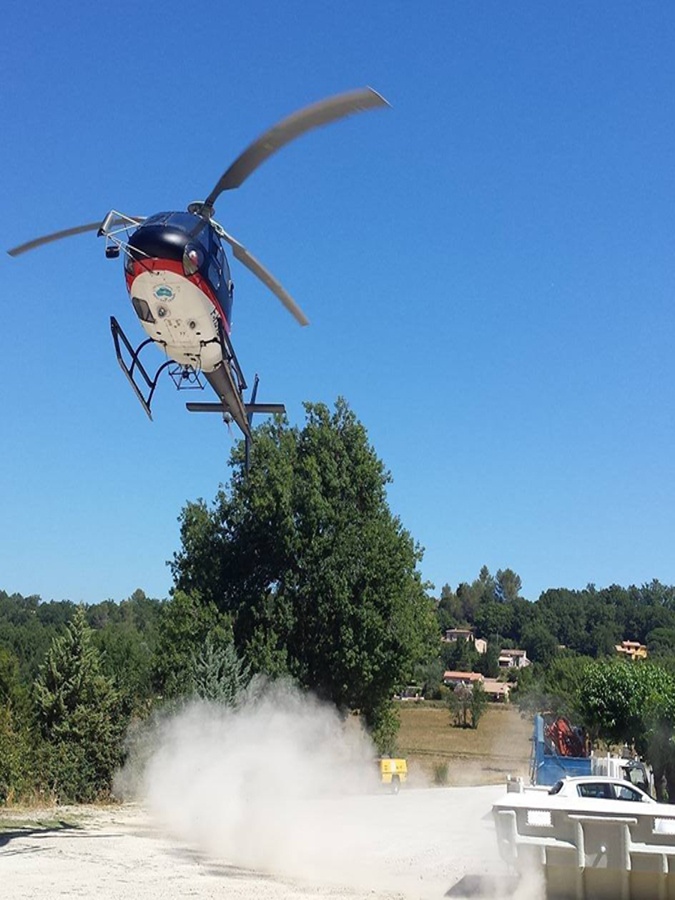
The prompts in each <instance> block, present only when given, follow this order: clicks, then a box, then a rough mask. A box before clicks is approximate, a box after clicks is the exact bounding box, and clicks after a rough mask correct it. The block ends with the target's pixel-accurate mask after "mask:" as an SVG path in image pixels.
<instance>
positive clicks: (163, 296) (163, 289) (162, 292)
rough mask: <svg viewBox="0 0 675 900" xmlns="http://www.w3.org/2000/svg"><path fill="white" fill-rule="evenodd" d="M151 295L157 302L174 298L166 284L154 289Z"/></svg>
mask: <svg viewBox="0 0 675 900" xmlns="http://www.w3.org/2000/svg"><path fill="white" fill-rule="evenodd" d="M153 294H154V295H155V298H156V299H157V300H173V298H174V297H175V296H176V295H175V293H174V292H173V290H172V289H171V288H170V287H169V286H168V284H160V286H159V287H156V288H155V289H154V291H153Z"/></svg>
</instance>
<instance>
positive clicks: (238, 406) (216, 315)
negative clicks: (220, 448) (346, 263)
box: [8, 87, 389, 466]
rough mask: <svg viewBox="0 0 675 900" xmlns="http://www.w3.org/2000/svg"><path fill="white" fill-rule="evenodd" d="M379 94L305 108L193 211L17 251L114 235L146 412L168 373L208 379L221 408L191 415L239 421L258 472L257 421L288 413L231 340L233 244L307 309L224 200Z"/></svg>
mask: <svg viewBox="0 0 675 900" xmlns="http://www.w3.org/2000/svg"><path fill="white" fill-rule="evenodd" d="M388 105H389V104H388V103H387V101H386V100H385V99H384V97H382V96H381V95H380V94H378V93H377V92H376V91H374V90H373V89H372V88H369V87H367V88H359V89H357V90H353V91H348V92H346V93H342V94H337V95H335V96H332V97H328V98H326V99H324V100H320V101H319V102H318V103H313V104H311V105H310V106H306V107H303V108H302V109H300V110H298V111H297V112H295V113H293V114H291V115H290V116H288V117H286V118H285V119H282V120H281V121H280V122H278V123H277V124H276V125H274V126H273V127H272V128H270V129H268V130H267V131H266V132H264V134H262V135H261V136H260V137H259V138H258V139H257V140H255V141H253V143H252V144H250V145H249V146H248V147H247V148H246V149H245V150H244V151H243V152H242V153H241V154H240V155H239V156H238V157H237V158H236V159H235V161H234V162H233V163H232V164H231V165H230V166H229V168H227V169H226V170H225V172H224V173H223V175H222V176H221V177H220V179H219V180H218V182H217V183H216V184H215V186H214V187H213V189H212V190H211V192H210V193H209V194H208V196H207V197H206V199H205V200H197V201H194V202H192V203H190V204H189V205H188V207H187V210H186V211H184V212H183V211H178V212H177V211H173V212H160V213H156V214H155V215H151V216H148V217H144V216H134V215H132V216H129V215H125V214H124V213H121V212H118V211H117V210H114V209H113V210H110V212H109V213H108V214H107V215H106V216H105V218H104V219H103V221H102V222H101V221H97V222H90V223H88V224H86V225H78V226H76V227H75V228H67V229H65V230H63V231H56V232H53V233H51V234H47V235H44V236H42V237H39V238H35V239H34V240H31V241H28V242H26V243H24V244H20V245H19V246H17V247H13V248H12V249H11V250H9V251H8V253H9V255H10V256H19V255H21V254H23V253H26V252H27V251H29V250H33V249H35V248H37V247H41V246H43V245H45V244H49V243H51V242H53V241H58V240H61V239H63V238H67V237H73V236H75V235H79V234H83V233H85V232H89V231H96V232H97V236H98V237H103V238H105V255H106V258H108V259H117V258H118V257H119V256H120V254H121V253H123V254H124V276H125V281H126V287H127V291H128V292H129V297H130V299H131V304H132V306H133V308H134V311H135V313H136V315H137V317H138V320H139V322H140V324H141V327H142V328H143V330H144V332H145V334H146V335H147V337H146V338H145V340H143V341H142V342H141V343H140V344H138V345H137V346H136V347H134V346H133V344H132V343H131V341H130V340H129V339H128V338H127V336H126V334H125V333H124V331H123V330H122V327H121V326H120V324H119V323H118V321H117V319H116V318H115V317H114V316H111V317H110V330H111V333H112V338H113V344H114V348H115V354H116V357H117V361H118V363H119V365H120V367H121V368H122V371H123V372H124V374H125V375H126V377H127V378H128V380H129V383H130V384H131V387H132V388H133V390H134V393H135V394H136V396H137V398H138V399H139V401H140V403H141V406H142V407H143V409H144V410H145V412H146V413H147V415H148V417H149V418H150V419H152V411H151V404H152V399H153V396H154V393H155V389H156V388H157V384H158V381H159V378H160V375H161V374H162V372H164V371H165V370H167V371H168V374H169V376H170V378H171V380H172V381H173V383H174V384H175V386H176V388H177V389H178V390H188V389H201V390H203V389H204V387H205V384H204V380H203V379H206V381H207V382H208V384H209V385H210V386H211V388H212V389H213V390H214V391H215V394H216V396H217V401H216V402H207V403H197V402H188V403H186V407H187V409H188V410H189V411H190V412H210V413H213V412H215V413H219V414H221V415H222V417H223V419H224V421H225V422H226V423H228V424H229V423H231V422H234V423H235V424H236V425H237V426H238V427H239V429H240V431H241V432H242V434H243V436H244V440H245V454H246V463H247V466H248V456H249V446H250V440H251V421H252V417H253V415H255V414H256V413H267V414H270V413H283V412H285V407H284V405H283V404H280V403H257V402H256V398H257V390H258V383H259V379H258V376H257V375H256V376H255V381H254V385H253V389H252V391H251V396H250V399H249V401H248V402H247V401H246V400H245V399H244V395H245V391H246V390H247V384H246V380H245V378H244V374H243V372H242V369H241V366H240V365H239V361H238V360H237V356H236V354H235V352H234V347H233V346H232V341H231V338H230V332H231V322H232V306H233V301H234V283H233V281H232V278H231V273H230V266H229V263H228V259H227V256H226V254H225V250H224V248H223V244H226V245H228V246H229V247H230V248H231V251H232V255H233V256H234V258H235V259H237V260H238V261H239V262H240V263H242V264H243V265H244V266H245V267H246V268H247V269H249V270H250V271H251V272H252V273H253V274H254V275H255V276H256V277H257V278H259V279H260V280H261V281H262V282H263V284H265V286H266V287H267V288H269V290H270V291H271V292H272V293H273V294H274V295H275V296H276V297H277V298H278V299H279V300H280V301H281V303H282V304H283V305H284V307H285V308H286V309H287V310H288V312H289V313H290V314H291V315H292V316H293V318H294V319H295V320H296V321H297V322H298V323H299V324H300V325H303V326H304V325H308V324H309V321H308V319H307V317H306V316H305V314H304V312H303V311H302V310H301V309H300V307H299V306H298V305H297V304H296V303H295V301H294V300H293V298H292V297H291V296H290V294H288V293H287V291H286V290H285V289H284V288H283V287H282V285H281V284H280V283H279V282H278V281H277V280H276V278H275V277H274V276H273V275H272V274H271V273H270V272H269V271H268V270H267V269H266V268H265V266H263V264H262V263H261V262H259V261H258V260H257V259H256V258H255V257H254V256H253V255H252V254H251V253H250V252H249V251H248V250H247V249H246V247H244V246H243V245H242V244H241V243H239V241H237V240H236V238H234V237H233V236H232V235H231V234H229V233H228V232H227V231H225V229H224V228H223V227H222V226H221V225H220V224H219V223H218V222H216V220H215V219H214V214H215V202H216V200H217V199H218V198H219V197H220V195H221V194H222V193H223V192H224V191H230V190H234V189H235V188H238V187H240V186H241V184H243V182H244V181H245V180H246V179H247V178H248V177H249V176H250V175H251V174H252V173H253V172H255V170H256V169H257V168H258V167H259V166H260V165H262V163H264V162H265V161H266V160H267V159H269V157H270V156H272V155H273V154H274V153H276V152H277V151H278V150H280V149H281V148H282V147H284V146H285V145H286V144H288V143H290V142H291V141H292V140H294V139H295V138H297V137H299V136H301V135H302V134H305V133H306V132H308V131H310V130H312V129H314V128H318V127H319V126H323V125H327V124H329V123H331V122H334V121H336V120H338V119H341V118H343V117H345V116H348V115H351V114H353V113H359V112H363V111H366V110H370V109H376V108H378V107H383V106H388ZM150 344H155V345H157V346H158V347H159V348H160V349H161V350H162V352H163V353H164V355H165V356H166V357H167V359H166V361H165V362H163V363H162V364H161V365H159V366H158V367H157V369H156V371H155V372H154V374H151V373H150V372H148V369H147V368H146V366H145V365H144V363H143V362H142V361H141V353H142V351H143V350H144V349H145V348H146V347H147V346H149V345H150Z"/></svg>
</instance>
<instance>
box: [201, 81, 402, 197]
mask: <svg viewBox="0 0 675 900" xmlns="http://www.w3.org/2000/svg"><path fill="white" fill-rule="evenodd" d="M378 106H389V104H388V103H387V101H386V100H385V99H384V97H382V96H380V94H378V93H377V91H374V90H373V89H372V88H359V89H358V90H355V91H348V92H347V93H345V94H336V95H335V96H334V97H327V98H326V99H325V100H320V101H319V102H318V103H313V104H312V105H311V106H306V107H304V108H303V109H301V110H298V112H295V113H293V114H292V115H290V116H288V117H287V118H286V119H283V120H282V121H281V122H279V123H277V124H276V125H275V126H274V127H273V128H270V129H269V131H266V132H265V133H264V134H263V135H261V136H260V137H259V138H258V139H257V140H256V141H254V142H253V143H252V144H251V145H250V146H249V147H247V148H246V150H244V152H243V153H242V154H241V155H240V156H239V157H237V159H236V160H235V161H234V162H233V163H232V165H231V166H230V168H229V169H228V170H227V171H226V172H225V173H224V174H223V176H222V177H221V179H220V181H219V182H218V184H217V185H216V186H215V187H214V189H213V190H212V191H211V193H210V194H209V196H208V197H207V198H206V200H205V201H204V205H205V206H211V207H212V206H213V204H214V203H215V202H216V200H217V198H218V197H219V196H220V194H222V192H223V191H230V190H232V189H233V188H238V187H239V186H240V185H241V184H242V182H244V181H245V180H246V179H247V178H248V176H249V175H250V174H251V173H252V172H254V171H255V170H256V169H257V168H258V166H260V165H262V163H264V162H265V160H266V159H269V157H270V156H272V154H273V153H276V152H277V150H280V149H281V148H282V147H284V146H285V145H286V144H288V143H289V142H290V141H292V140H294V139H295V138H297V137H299V136H300V135H301V134H304V133H305V132H307V131H311V129H312V128H318V127H319V126H320V125H327V124H328V123H329V122H334V121H335V120H336V119H341V118H343V117H344V116H349V115H351V114H352V113H358V112H363V111H365V110H367V109H375V108H376V107H378Z"/></svg>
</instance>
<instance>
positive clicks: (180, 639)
mask: <svg viewBox="0 0 675 900" xmlns="http://www.w3.org/2000/svg"><path fill="white" fill-rule="evenodd" d="M209 639H210V640H211V641H212V642H215V644H216V645H220V644H226V643H227V642H228V641H230V640H231V639H232V628H231V624H230V617H229V616H228V615H225V614H222V613H221V612H220V611H219V610H218V609H217V607H216V605H215V603H213V602H212V601H211V602H204V601H203V600H202V598H201V597H200V596H199V595H198V594H197V593H196V592H195V591H192V593H187V592H186V591H181V590H176V591H174V593H173V596H172V597H171V599H170V600H168V601H167V602H166V603H165V604H163V606H162V610H161V614H160V619H159V637H158V639H157V651H156V653H155V657H154V673H153V674H154V685H155V690H156V691H157V693H158V694H159V695H160V696H161V697H163V698H166V699H174V698H176V697H185V696H189V695H190V694H192V693H194V691H195V660H196V659H197V657H198V656H199V654H200V652H201V651H202V649H203V648H204V647H205V645H206V643H207V641H208V640H209Z"/></svg>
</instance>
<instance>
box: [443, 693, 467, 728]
mask: <svg viewBox="0 0 675 900" xmlns="http://www.w3.org/2000/svg"><path fill="white" fill-rule="evenodd" d="M448 707H449V709H450V713H451V715H452V717H453V721H454V724H455V727H456V728H468V727H469V714H470V711H471V685H470V684H456V685H455V686H454V688H453V689H452V691H451V693H450V695H449V696H448Z"/></svg>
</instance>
